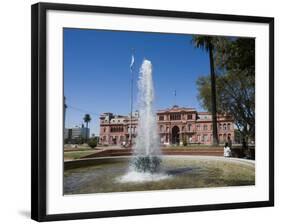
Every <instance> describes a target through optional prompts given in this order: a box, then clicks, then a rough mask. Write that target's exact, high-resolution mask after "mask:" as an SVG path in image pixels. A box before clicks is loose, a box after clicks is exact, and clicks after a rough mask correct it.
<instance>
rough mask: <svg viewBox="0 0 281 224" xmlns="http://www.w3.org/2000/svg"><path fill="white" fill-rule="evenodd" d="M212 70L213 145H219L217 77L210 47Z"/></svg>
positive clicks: (211, 46) (211, 47)
mask: <svg viewBox="0 0 281 224" xmlns="http://www.w3.org/2000/svg"><path fill="white" fill-rule="evenodd" d="M209 58H210V69H211V96H212V99H211V101H212V123H213V145H218V143H219V141H218V126H217V99H216V75H215V68H214V57H213V45H212V44H210V47H209Z"/></svg>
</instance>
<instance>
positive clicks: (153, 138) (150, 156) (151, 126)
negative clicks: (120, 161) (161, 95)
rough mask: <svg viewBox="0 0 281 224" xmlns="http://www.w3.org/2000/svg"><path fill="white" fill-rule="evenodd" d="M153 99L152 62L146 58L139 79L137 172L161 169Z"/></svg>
mask: <svg viewBox="0 0 281 224" xmlns="http://www.w3.org/2000/svg"><path fill="white" fill-rule="evenodd" d="M153 100H154V88H153V79H152V64H151V62H150V61H148V60H144V61H143V63H142V66H141V69H140V74H139V80H138V110H139V120H138V134H137V137H136V142H135V145H134V146H133V150H134V157H133V158H132V160H131V168H132V169H134V170H135V171H137V172H149V173H155V172H157V171H159V169H160V163H161V158H160V155H161V150H160V145H159V135H158V130H157V121H156V115H155V113H154V112H153Z"/></svg>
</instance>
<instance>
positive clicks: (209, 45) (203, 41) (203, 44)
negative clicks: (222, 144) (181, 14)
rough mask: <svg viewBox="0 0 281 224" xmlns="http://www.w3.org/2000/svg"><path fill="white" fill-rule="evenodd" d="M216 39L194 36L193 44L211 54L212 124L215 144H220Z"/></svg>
mask: <svg viewBox="0 0 281 224" xmlns="http://www.w3.org/2000/svg"><path fill="white" fill-rule="evenodd" d="M214 41H215V39H214V37H211V36H202V35H193V37H192V42H193V44H194V46H195V47H196V48H201V49H203V50H205V51H206V52H208V53H209V61H210V73H211V77H210V81H211V86H210V93H211V97H210V99H211V111H212V124H213V144H214V145H217V144H218V129H217V100H216V75H215V66H214V50H215V49H214V44H213V42H214Z"/></svg>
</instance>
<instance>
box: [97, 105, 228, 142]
mask: <svg viewBox="0 0 281 224" xmlns="http://www.w3.org/2000/svg"><path fill="white" fill-rule="evenodd" d="M157 124H158V132H159V135H160V143H161V144H163V145H174V144H175V145H182V144H183V143H184V142H186V143H187V144H205V145H210V144H212V140H213V136H212V115H211V114H210V113H208V112H197V111H196V110H195V109H193V108H184V107H178V106H174V107H172V108H168V109H165V110H159V111H158V112H157ZM217 125H218V138H219V142H220V143H224V142H226V141H227V139H228V138H230V139H231V140H232V141H233V140H234V120H233V118H232V117H231V116H229V115H222V114H218V115H217ZM131 126H132V129H130V127H131ZM137 126H138V113H134V114H133V115H132V120H131V117H130V116H121V115H114V114H112V113H104V114H102V115H101V116H100V139H99V143H100V144H103V145H118V144H122V143H123V142H128V141H129V139H130V135H131V133H132V139H133V140H134V138H135V137H136V135H137Z"/></svg>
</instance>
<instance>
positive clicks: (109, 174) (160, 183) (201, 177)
mask: <svg viewBox="0 0 281 224" xmlns="http://www.w3.org/2000/svg"><path fill="white" fill-rule="evenodd" d="M130 159H131V157H130V156H128V157H112V158H108V157H106V158H94V159H87V160H77V161H68V162H65V163H64V169H65V170H64V194H89V193H106V192H128V191H149V190H168V189H186V188H205V187H227V186H248V185H254V184H255V162H254V161H252V160H245V159H237V158H224V157H215V156H163V157H162V163H161V171H160V172H158V173H155V174H149V173H144V174H143V175H141V174H140V173H135V174H134V173H130V172H131V171H129V170H128V167H129V163H130ZM144 175H145V177H144Z"/></svg>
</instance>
